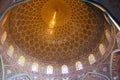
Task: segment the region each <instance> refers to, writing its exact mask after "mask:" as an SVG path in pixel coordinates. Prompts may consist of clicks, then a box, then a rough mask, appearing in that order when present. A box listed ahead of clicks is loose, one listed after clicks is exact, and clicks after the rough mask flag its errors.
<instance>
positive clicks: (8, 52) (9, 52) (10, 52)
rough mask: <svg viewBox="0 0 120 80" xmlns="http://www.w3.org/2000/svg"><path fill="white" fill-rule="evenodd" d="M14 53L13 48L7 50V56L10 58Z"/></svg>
mask: <svg viewBox="0 0 120 80" xmlns="http://www.w3.org/2000/svg"><path fill="white" fill-rule="evenodd" d="M13 53H14V47H13V46H12V45H10V46H9V48H8V50H7V54H8V55H9V56H10V57H12V56H13Z"/></svg>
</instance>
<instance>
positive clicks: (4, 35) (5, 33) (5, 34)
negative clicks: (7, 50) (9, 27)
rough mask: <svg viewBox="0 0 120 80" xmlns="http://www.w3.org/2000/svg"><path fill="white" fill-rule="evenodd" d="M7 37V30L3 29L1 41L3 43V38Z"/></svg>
mask: <svg viewBox="0 0 120 80" xmlns="http://www.w3.org/2000/svg"><path fill="white" fill-rule="evenodd" d="M6 38H7V32H6V31H5V32H4V33H3V34H2V36H1V43H2V44H4V42H5V40H6Z"/></svg>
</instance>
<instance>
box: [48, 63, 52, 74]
mask: <svg viewBox="0 0 120 80" xmlns="http://www.w3.org/2000/svg"><path fill="white" fill-rule="evenodd" d="M47 74H53V66H51V65H49V66H47Z"/></svg>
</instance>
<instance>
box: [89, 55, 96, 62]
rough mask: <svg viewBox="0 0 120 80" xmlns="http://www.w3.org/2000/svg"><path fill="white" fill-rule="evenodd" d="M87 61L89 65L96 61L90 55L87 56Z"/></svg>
mask: <svg viewBox="0 0 120 80" xmlns="http://www.w3.org/2000/svg"><path fill="white" fill-rule="evenodd" d="M88 60H89V63H90V64H93V63H95V61H96V60H95V57H94V55H93V54H90V55H89V57H88Z"/></svg>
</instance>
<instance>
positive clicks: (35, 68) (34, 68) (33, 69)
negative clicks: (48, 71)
mask: <svg viewBox="0 0 120 80" xmlns="http://www.w3.org/2000/svg"><path fill="white" fill-rule="evenodd" d="M38 67H39V66H38V63H35V62H34V63H33V65H32V71H35V72H38Z"/></svg>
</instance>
